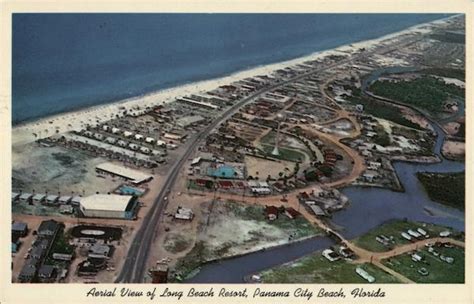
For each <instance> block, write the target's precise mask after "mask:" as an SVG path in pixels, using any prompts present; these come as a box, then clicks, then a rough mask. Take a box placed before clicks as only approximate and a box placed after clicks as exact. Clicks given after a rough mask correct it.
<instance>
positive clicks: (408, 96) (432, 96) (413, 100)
mask: <svg viewBox="0 0 474 304" xmlns="http://www.w3.org/2000/svg"><path fill="white" fill-rule="evenodd" d="M370 90H371V91H372V92H373V93H375V94H377V95H379V96H383V97H387V98H390V99H393V100H396V101H400V102H403V103H406V104H410V105H413V106H415V107H418V108H420V109H425V110H426V111H428V112H430V113H431V114H432V115H435V116H437V115H440V114H441V113H443V109H444V103H445V102H446V101H447V100H448V99H449V98H452V97H454V98H462V99H464V89H462V88H459V87H458V86H456V85H454V84H446V83H445V82H444V81H443V80H440V79H437V78H435V77H431V76H422V77H420V78H416V79H414V80H408V81H400V82H393V81H380V80H379V81H376V82H374V83H373V84H372V85H371V86H370Z"/></svg>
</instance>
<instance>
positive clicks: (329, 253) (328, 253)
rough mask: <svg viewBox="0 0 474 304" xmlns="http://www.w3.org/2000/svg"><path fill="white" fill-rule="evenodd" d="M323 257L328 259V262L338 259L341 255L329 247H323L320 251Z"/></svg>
mask: <svg viewBox="0 0 474 304" xmlns="http://www.w3.org/2000/svg"><path fill="white" fill-rule="evenodd" d="M322 255H323V257H325V258H326V259H328V260H329V261H330V262H334V261H337V260H339V259H340V258H341V257H340V256H339V255H338V254H337V253H336V252H334V251H333V250H331V249H325V250H323V252H322Z"/></svg>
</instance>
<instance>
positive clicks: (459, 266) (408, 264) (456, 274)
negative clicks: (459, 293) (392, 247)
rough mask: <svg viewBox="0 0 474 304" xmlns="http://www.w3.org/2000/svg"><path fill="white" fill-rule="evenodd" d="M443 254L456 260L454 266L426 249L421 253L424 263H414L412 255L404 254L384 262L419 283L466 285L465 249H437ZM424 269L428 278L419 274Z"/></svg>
mask: <svg viewBox="0 0 474 304" xmlns="http://www.w3.org/2000/svg"><path fill="white" fill-rule="evenodd" d="M435 250H436V251H438V252H439V253H440V255H441V254H443V255H445V256H449V257H453V258H454V263H453V264H448V263H446V262H444V261H442V260H440V258H439V256H438V257H435V256H434V255H432V254H431V253H429V252H428V250H427V249H426V248H423V249H422V250H420V251H419V254H420V255H422V256H423V257H424V261H422V262H413V261H412V259H411V256H410V254H403V255H400V256H397V257H394V258H391V259H387V260H384V261H383V264H384V265H386V266H387V267H390V268H391V269H393V270H395V271H396V272H398V273H400V274H402V275H404V276H406V277H407V278H409V279H410V280H412V281H414V282H417V283H464V259H465V257H464V255H465V254H464V249H463V248H459V247H453V248H444V247H435ZM421 267H424V268H426V269H427V270H428V272H429V274H428V275H427V276H422V275H421V274H419V273H418V269H420V268H421Z"/></svg>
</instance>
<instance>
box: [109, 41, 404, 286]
mask: <svg viewBox="0 0 474 304" xmlns="http://www.w3.org/2000/svg"><path fill="white" fill-rule="evenodd" d="M412 42H413V40H412V39H410V41H409V42H408V43H412ZM403 44H406V42H405V41H401V42H399V43H396V44H394V45H391V46H388V47H384V48H379V49H375V50H374V51H371V52H363V53H359V54H357V55H354V56H349V58H347V59H344V60H340V61H338V62H336V63H333V64H330V65H327V66H324V67H320V68H315V69H312V70H310V71H309V72H306V73H304V74H300V75H298V76H295V77H293V78H290V79H287V80H285V81H281V82H278V83H276V84H273V85H271V86H269V87H266V88H263V89H261V90H259V91H257V92H255V93H253V94H251V95H250V96H247V97H246V98H244V99H243V100H241V101H239V102H238V103H236V104H235V105H233V106H232V107H231V108H229V109H228V110H226V111H225V112H224V113H223V114H222V115H221V116H220V117H218V118H217V119H216V120H215V121H213V122H212V123H211V124H210V125H209V126H208V127H206V128H205V129H204V130H203V131H201V132H200V133H199V134H198V135H197V136H196V137H194V138H193V139H192V140H191V142H190V143H189V147H188V149H187V150H186V152H185V153H184V154H183V155H182V156H181V158H179V159H178V160H177V161H176V162H175V164H174V165H173V167H172V168H171V169H170V170H169V173H168V175H167V176H165V177H164V179H165V182H164V184H163V188H162V190H161V191H160V193H159V195H158V196H157V198H156V199H155V201H154V202H153V205H152V207H151V208H150V210H149V212H148V214H147V215H146V216H145V218H144V219H143V223H142V225H141V227H140V229H139V230H138V232H137V233H136V235H135V238H134V239H133V241H132V243H131V245H130V248H129V250H128V253H127V258H126V260H125V262H124V265H123V267H122V270H121V272H120V274H119V275H118V276H117V279H116V280H115V282H116V283H141V282H143V279H144V276H145V271H146V270H147V269H146V266H147V260H148V254H149V251H150V246H151V244H152V241H153V239H154V236H155V233H156V230H157V226H158V223H159V221H160V218H161V215H162V213H163V210H164V208H165V206H166V200H165V199H164V198H165V197H166V196H167V195H168V194H169V192H170V190H171V188H172V187H173V185H174V183H175V181H176V179H177V177H178V173H179V171H180V170H181V168H182V167H183V166H184V164H185V163H186V161H187V159H188V158H189V157H190V156H191V155H192V153H193V152H194V150H195V149H196V148H197V146H198V145H199V144H200V143H201V141H202V140H204V139H205V138H206V137H207V135H208V134H209V133H210V132H211V131H212V130H214V129H215V128H216V127H217V126H219V125H220V124H221V123H222V122H223V121H225V120H227V119H229V118H230V117H231V116H232V115H233V114H235V113H236V112H237V111H238V110H239V109H240V108H241V107H243V106H245V105H246V104H247V103H250V102H251V101H252V100H253V99H255V98H257V97H258V96H260V95H262V94H265V93H267V92H269V91H271V90H274V89H276V88H278V87H281V86H284V85H286V84H288V83H291V82H294V81H297V80H300V79H303V78H305V77H308V76H310V75H312V74H315V73H320V72H323V71H326V70H329V69H332V68H334V67H337V66H340V65H343V64H346V63H349V62H351V61H353V60H356V59H359V58H360V57H363V56H368V55H370V54H372V53H386V52H388V51H390V50H391V49H396V48H398V47H400V46H401V45H403Z"/></svg>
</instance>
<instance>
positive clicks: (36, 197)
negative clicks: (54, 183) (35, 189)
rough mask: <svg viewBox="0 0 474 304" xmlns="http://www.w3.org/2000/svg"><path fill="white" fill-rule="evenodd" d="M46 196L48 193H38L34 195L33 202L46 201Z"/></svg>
mask: <svg viewBox="0 0 474 304" xmlns="http://www.w3.org/2000/svg"><path fill="white" fill-rule="evenodd" d="M45 198H46V195H44V194H40V193H37V194H35V195H34V196H33V203H35V204H39V203H42V202H44V200H45Z"/></svg>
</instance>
